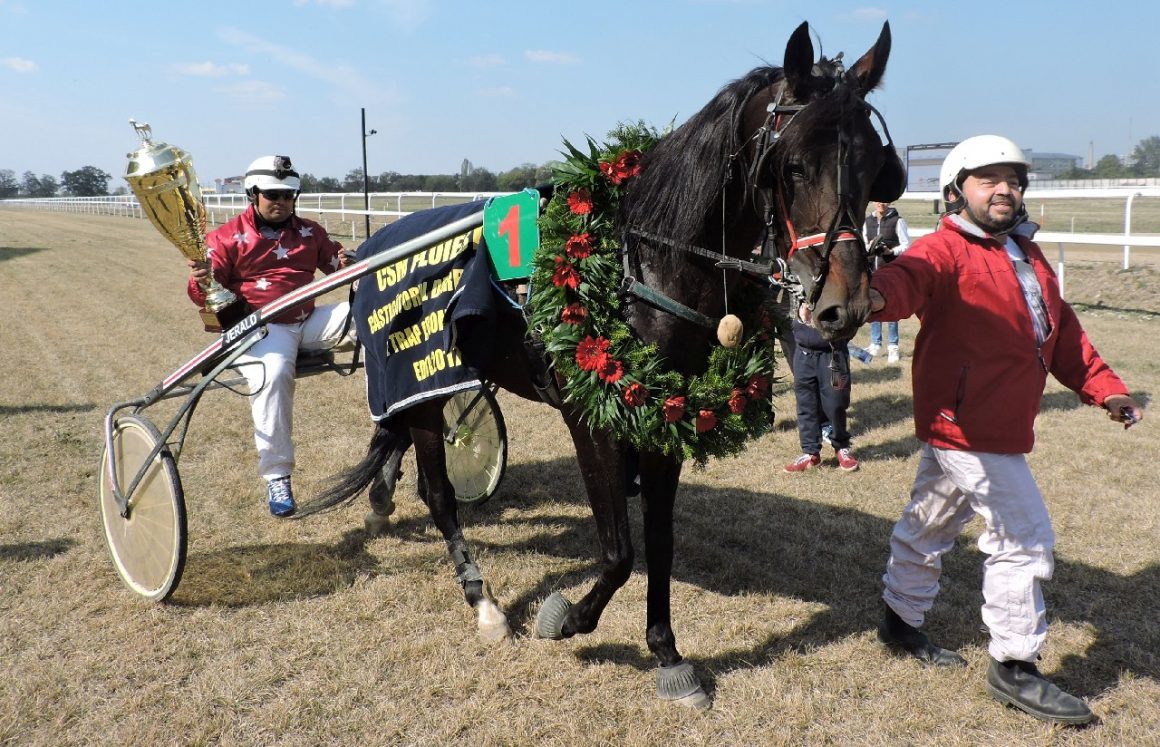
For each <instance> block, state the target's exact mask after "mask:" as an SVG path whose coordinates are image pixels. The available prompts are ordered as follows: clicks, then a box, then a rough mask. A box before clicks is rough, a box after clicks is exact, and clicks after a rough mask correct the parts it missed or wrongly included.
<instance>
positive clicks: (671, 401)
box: [661, 397, 685, 423]
mask: <svg viewBox="0 0 1160 747" xmlns="http://www.w3.org/2000/svg"><path fill="white" fill-rule="evenodd" d="M661 410H662V411H663V412H664V416H665V422H666V423H675V422H677V421H678V420H680V419H681V416H682V415H684V414H685V398H684V397H669V398H667V399H666V400H665V403H664V405H662V406H661Z"/></svg>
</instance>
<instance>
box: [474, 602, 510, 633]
mask: <svg viewBox="0 0 1160 747" xmlns="http://www.w3.org/2000/svg"><path fill="white" fill-rule="evenodd" d="M475 617H476V620H477V621H478V625H479V636H480V637H481V638H483V639H484V640H486V641H488V642H489V643H503V642H504V641H510V640H511V637H512V629H511V626H509V625H508V620H507V615H505V614H504V613H503V610H502V609H500V606H499V604H497V603H496V601H495V598H494V597H493V596H492V595H491V590H490V589H485V590H484V598H483V599H481V600H480V601H479V602H477V603H476V605H475Z"/></svg>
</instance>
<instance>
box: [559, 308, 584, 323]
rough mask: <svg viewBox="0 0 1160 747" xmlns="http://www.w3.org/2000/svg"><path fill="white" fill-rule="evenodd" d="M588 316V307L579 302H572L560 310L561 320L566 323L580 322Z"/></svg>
mask: <svg viewBox="0 0 1160 747" xmlns="http://www.w3.org/2000/svg"><path fill="white" fill-rule="evenodd" d="M586 318H588V309H586V308H584V307H583V306H582V305H581V304H579V303H570V304H568V305H567V306H565V307H564V310H563V311H561V312H560V321H562V322H564V323H565V324H579V323H580V322H582V321H584V320H585V319H586Z"/></svg>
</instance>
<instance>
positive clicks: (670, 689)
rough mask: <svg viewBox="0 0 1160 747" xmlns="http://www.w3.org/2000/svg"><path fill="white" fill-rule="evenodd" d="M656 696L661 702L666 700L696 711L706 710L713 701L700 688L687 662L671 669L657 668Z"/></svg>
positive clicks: (695, 674) (698, 681)
mask: <svg viewBox="0 0 1160 747" xmlns="http://www.w3.org/2000/svg"><path fill="white" fill-rule="evenodd" d="M657 696H658V697H659V698H660V699H661V700H668V701H672V702H674V703H676V704H677V705H682V706H685V707H686V708H694V709H696V710H698V711H705V710H708V709H709V708H711V707H712V706H713V701H712V700H710V699H709V695H708V694H707V693H706V692H705V690H704V688H702V687H701V681H700V680H699V679H697V673H696V672H695V671H694V670H693V665H692V664H690V663H689V662H687V661H682V662H681V663H680V664H675V665H673V666H671V667H658V668H657Z"/></svg>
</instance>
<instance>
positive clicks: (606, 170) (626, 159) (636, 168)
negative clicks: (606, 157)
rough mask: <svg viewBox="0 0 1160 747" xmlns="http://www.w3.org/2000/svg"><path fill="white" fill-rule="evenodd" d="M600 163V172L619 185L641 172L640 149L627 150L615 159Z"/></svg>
mask: <svg viewBox="0 0 1160 747" xmlns="http://www.w3.org/2000/svg"><path fill="white" fill-rule="evenodd" d="M599 165H600V173H602V174H604V175H605V176H606V177H608V181H610V182H612V183H613V184H615V185H616V186H618V187H619V186H620V185H621V184H623V183H624V182H626V181H628V180H629V179H631V178H632V177H634V176H636V175H637V174H639V173H640V151H639V150H626V151H625V152H623V153H621V154H620V157H619V158H617V159H616V160H615V161H601V162H600V164H599Z"/></svg>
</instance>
